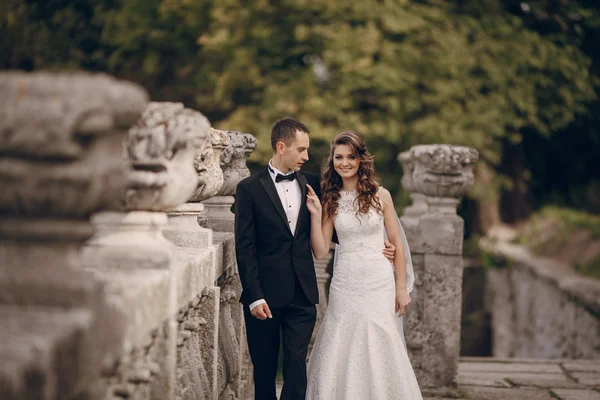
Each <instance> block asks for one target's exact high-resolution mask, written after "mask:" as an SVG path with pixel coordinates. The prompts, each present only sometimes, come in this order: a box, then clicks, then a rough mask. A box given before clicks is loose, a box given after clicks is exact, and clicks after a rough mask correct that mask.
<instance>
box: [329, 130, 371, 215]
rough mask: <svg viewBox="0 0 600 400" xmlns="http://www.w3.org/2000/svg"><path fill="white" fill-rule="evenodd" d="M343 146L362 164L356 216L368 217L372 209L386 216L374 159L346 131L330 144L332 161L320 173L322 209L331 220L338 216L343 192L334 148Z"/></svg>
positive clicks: (358, 137)
mask: <svg viewBox="0 0 600 400" xmlns="http://www.w3.org/2000/svg"><path fill="white" fill-rule="evenodd" d="M340 145H348V146H349V147H350V148H351V149H352V152H353V153H354V155H355V156H356V157H357V158H358V161H359V164H358V173H357V174H358V183H357V184H356V190H357V192H358V194H357V197H356V201H357V202H358V211H357V214H358V213H360V214H366V213H368V212H369V210H370V208H371V207H374V208H375V209H376V210H377V212H379V213H383V209H382V207H381V203H380V201H379V196H378V194H377V193H378V190H379V184H378V183H377V182H376V181H375V168H374V163H373V156H372V155H371V154H369V151H368V150H367V146H366V145H365V141H364V140H363V139H362V138H361V137H360V136H358V134H357V133H356V132H353V131H346V132H342V133H340V134H338V135H337V136H336V137H335V138H334V139H333V141H332V142H331V149H330V151H329V158H328V159H327V163H326V164H325V166H324V167H323V170H322V171H321V175H322V178H323V179H322V181H321V195H322V200H321V203H322V204H323V209H324V210H326V211H327V215H328V217H329V218H333V217H334V216H335V215H336V214H337V210H338V202H339V200H340V191H341V190H342V188H343V183H342V177H341V176H340V175H339V174H338V173H337V171H336V170H335V168H334V167H333V156H334V153H335V148H336V147H337V146H340Z"/></svg>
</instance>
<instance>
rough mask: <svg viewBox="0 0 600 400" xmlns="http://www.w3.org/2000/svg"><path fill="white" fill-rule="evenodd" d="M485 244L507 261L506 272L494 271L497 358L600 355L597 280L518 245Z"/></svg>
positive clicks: (491, 278) (490, 274) (490, 280)
mask: <svg viewBox="0 0 600 400" xmlns="http://www.w3.org/2000/svg"><path fill="white" fill-rule="evenodd" d="M482 245H483V246H485V247H486V249H487V250H488V251H492V252H495V253H497V254H498V256H499V257H503V258H505V259H506V260H507V263H506V264H507V265H506V266H504V267H503V268H502V269H501V270H498V271H489V272H488V287H489V288H490V299H491V302H490V305H491V314H492V320H493V324H492V328H493V330H492V335H493V336H494V337H495V338H496V340H495V341H494V343H495V344H494V349H493V351H494V355H498V356H516V357H530V358H538V357H540V358H561V359H569V358H572V359H577V358H597V357H598V355H599V354H600V352H599V351H600V350H599V349H600V319H599V318H598V315H600V313H597V310H596V308H597V307H598V304H600V303H599V301H600V300H599V299H600V284H598V282H597V280H594V279H591V278H585V277H581V276H578V275H577V274H576V273H575V271H573V269H572V268H571V267H570V266H568V265H566V264H562V263H561V262H559V261H557V260H549V259H544V258H541V257H536V256H534V255H533V254H531V253H530V252H529V251H528V250H526V249H525V248H523V247H521V246H518V245H515V244H509V243H505V242H495V243H492V242H491V241H483V242H482ZM500 277H501V279H499V278H500ZM500 338H501V340H500Z"/></svg>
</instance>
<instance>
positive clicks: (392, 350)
mask: <svg viewBox="0 0 600 400" xmlns="http://www.w3.org/2000/svg"><path fill="white" fill-rule="evenodd" d="M355 199H356V192H341V199H340V201H339V207H338V212H337V215H336V216H335V218H334V226H335V229H336V232H337V235H338V239H339V249H338V254H337V261H336V264H335V268H334V271H333V279H332V281H331V288H330V294H329V304H328V307H327V312H326V313H325V316H324V319H323V322H322V324H321V327H320V329H319V332H318V334H317V339H316V342H315V345H314V348H313V350H312V353H311V355H310V358H309V361H308V386H307V392H306V399H307V400H421V399H422V397H421V392H420V390H419V385H418V383H417V379H416V378H415V374H414V372H413V369H412V366H411V364H410V361H409V359H408V354H407V352H406V347H405V346H406V345H405V342H404V338H403V336H402V334H401V329H402V328H399V322H400V323H401V321H399V318H398V315H397V314H396V313H395V309H394V307H395V299H396V289H395V280H394V271H393V266H392V264H391V263H390V261H389V260H387V259H386V258H385V257H384V256H383V254H382V250H383V248H384V231H385V228H384V223H383V216H382V215H381V214H379V213H377V212H376V211H375V210H374V209H373V210H372V211H371V212H370V213H369V214H366V215H364V214H359V215H358V216H357V215H356V209H357V208H356V203H355Z"/></svg>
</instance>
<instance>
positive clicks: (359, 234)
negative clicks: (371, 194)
mask: <svg viewBox="0 0 600 400" xmlns="http://www.w3.org/2000/svg"><path fill="white" fill-rule="evenodd" d="M340 195H341V197H340V200H339V203H338V212H337V215H336V216H335V218H334V220H333V223H334V226H335V230H336V232H337V235H338V239H339V244H340V254H343V253H349V252H361V253H363V254H366V253H368V254H375V253H376V254H381V251H382V250H383V247H384V244H383V242H384V224H383V215H382V214H381V213H379V212H377V210H376V209H375V208H371V211H370V212H369V213H367V214H357V213H356V211H357V210H358V202H357V201H356V191H352V192H345V191H342V192H340Z"/></svg>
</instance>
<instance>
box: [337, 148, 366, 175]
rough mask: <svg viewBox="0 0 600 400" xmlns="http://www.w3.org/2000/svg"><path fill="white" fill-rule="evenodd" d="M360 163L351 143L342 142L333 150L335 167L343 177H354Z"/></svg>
mask: <svg viewBox="0 0 600 400" xmlns="http://www.w3.org/2000/svg"><path fill="white" fill-rule="evenodd" d="M359 165H360V161H359V159H358V157H357V156H356V154H355V153H354V151H353V149H352V147H350V146H349V145H347V144H340V145H338V146H336V147H335V149H334V150H333V168H334V169H335V172H337V173H338V174H339V175H340V176H341V177H342V179H344V178H345V179H348V178H352V177H354V175H356V174H357V173H358V166H359Z"/></svg>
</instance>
